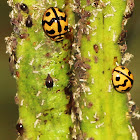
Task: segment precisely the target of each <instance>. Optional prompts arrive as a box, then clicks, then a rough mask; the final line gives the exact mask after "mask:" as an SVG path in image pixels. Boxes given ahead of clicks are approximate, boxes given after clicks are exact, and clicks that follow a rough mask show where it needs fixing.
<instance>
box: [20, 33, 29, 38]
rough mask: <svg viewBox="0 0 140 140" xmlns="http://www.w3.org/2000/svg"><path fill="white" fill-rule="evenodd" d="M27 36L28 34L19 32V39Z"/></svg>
mask: <svg viewBox="0 0 140 140" xmlns="http://www.w3.org/2000/svg"><path fill="white" fill-rule="evenodd" d="M28 36H29V34H26V33H24V34H20V35H19V38H20V39H26V38H27V37H28Z"/></svg>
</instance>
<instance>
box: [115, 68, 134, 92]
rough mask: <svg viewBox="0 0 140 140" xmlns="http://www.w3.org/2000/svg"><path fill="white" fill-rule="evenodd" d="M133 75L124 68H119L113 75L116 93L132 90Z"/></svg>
mask: <svg viewBox="0 0 140 140" xmlns="http://www.w3.org/2000/svg"><path fill="white" fill-rule="evenodd" d="M133 80H134V78H133V75H132V73H131V72H130V70H128V69H127V68H126V67H124V66H117V67H116V68H115V69H114V70H113V73H112V83H113V86H114V88H115V90H116V91H118V92H121V93H125V92H127V91H129V90H130V89H131V88H132V85H133Z"/></svg>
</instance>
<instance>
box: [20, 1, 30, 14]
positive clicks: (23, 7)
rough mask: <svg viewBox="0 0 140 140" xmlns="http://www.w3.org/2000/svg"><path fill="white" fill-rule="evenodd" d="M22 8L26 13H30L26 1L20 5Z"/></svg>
mask: <svg viewBox="0 0 140 140" xmlns="http://www.w3.org/2000/svg"><path fill="white" fill-rule="evenodd" d="M20 9H21V10H22V11H24V12H25V13H27V14H28V13H29V9H28V6H27V5H26V4H24V3H22V4H21V5H20Z"/></svg>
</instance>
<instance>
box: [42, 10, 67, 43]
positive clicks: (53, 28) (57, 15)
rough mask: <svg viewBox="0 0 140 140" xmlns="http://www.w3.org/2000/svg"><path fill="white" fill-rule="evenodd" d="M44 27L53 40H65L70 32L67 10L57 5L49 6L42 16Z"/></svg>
mask: <svg viewBox="0 0 140 140" xmlns="http://www.w3.org/2000/svg"><path fill="white" fill-rule="evenodd" d="M42 27H43V30H44V32H45V33H46V34H47V35H48V36H49V37H50V38H51V39H52V40H54V41H61V40H63V39H64V36H65V34H66V33H67V32H68V19H67V16H66V14H65V12H63V11H61V10H60V9H59V8H57V7H50V8H48V9H47V10H46V11H45V13H44V15H43V18H42Z"/></svg>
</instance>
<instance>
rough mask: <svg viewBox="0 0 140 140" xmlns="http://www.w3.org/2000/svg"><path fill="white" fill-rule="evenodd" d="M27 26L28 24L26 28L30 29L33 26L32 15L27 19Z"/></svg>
mask: <svg viewBox="0 0 140 140" xmlns="http://www.w3.org/2000/svg"><path fill="white" fill-rule="evenodd" d="M25 24H26V27H29V28H30V27H32V26H33V22H32V18H31V16H30V15H29V16H28V17H27V19H26V21H25Z"/></svg>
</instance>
